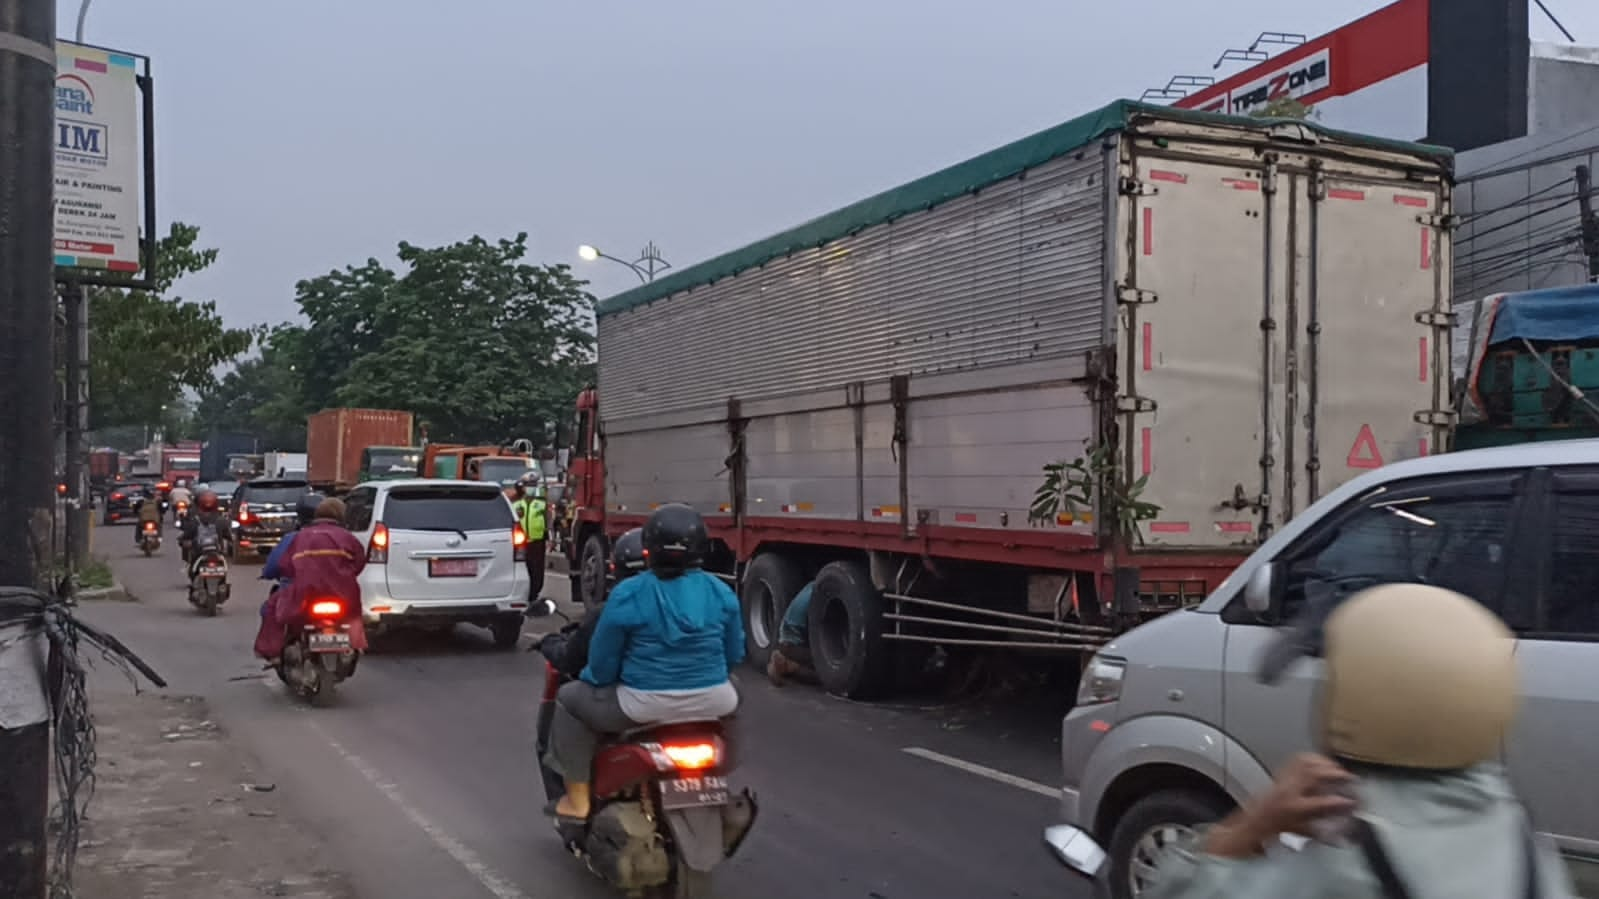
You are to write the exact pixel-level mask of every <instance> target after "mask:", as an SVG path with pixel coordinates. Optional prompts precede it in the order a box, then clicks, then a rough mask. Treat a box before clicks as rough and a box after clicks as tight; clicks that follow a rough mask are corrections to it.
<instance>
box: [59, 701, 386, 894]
mask: <svg viewBox="0 0 1599 899" xmlns="http://www.w3.org/2000/svg"><path fill="white" fill-rule="evenodd" d="M91 708H92V709H93V712H94V719H95V730H96V733H97V736H98V756H99V761H98V764H97V765H96V766H95V770H96V774H97V777H98V784H97V787H96V790H95V794H94V800H93V802H92V804H91V805H90V806H89V814H88V821H87V823H86V824H85V827H84V833H83V840H82V842H81V844H80V849H79V852H78V865H77V870H76V875H75V876H74V878H73V881H74V884H75V886H76V888H77V894H78V899H135V897H151V899H153V897H162V899H245V897H249V899H259V897H262V896H282V897H297V899H354V897H355V895H356V894H355V892H354V890H353V889H352V888H351V887H350V885H349V883H348V882H347V880H346V879H345V878H344V876H343V875H341V874H339V873H337V872H336V871H335V870H333V868H332V865H331V864H330V860H329V859H328V858H327V857H326V856H327V853H326V851H325V850H324V849H323V847H322V845H321V843H320V841H318V840H317V839H316V837H315V835H314V834H312V833H310V832H309V830H308V829H307V828H306V827H304V826H301V825H299V824H297V823H296V822H295V821H294V819H293V817H292V814H291V813H290V812H289V811H288V810H287V809H286V808H285V801H284V799H283V796H282V794H281V793H279V792H278V791H277V790H276V789H275V788H274V787H273V785H272V784H270V783H263V782H261V781H259V780H257V779H256V777H257V776H256V774H255V770H254V769H255V765H254V763H253V760H251V759H250V758H249V757H248V754H247V753H245V752H243V751H242V750H241V749H240V748H239V747H238V746H236V745H235V744H234V743H232V742H231V741H230V740H229V739H228V737H227V735H226V734H225V733H224V732H223V731H222V730H221V728H220V727H219V726H218V725H217V724H216V723H215V722H213V721H212V720H211V719H210V718H209V717H208V716H207V711H206V704H205V701H204V700H203V699H200V698H198V697H175V696H165V695H158V694H149V693H146V694H144V695H138V696H136V695H133V694H132V692H131V690H130V688H129V687H128V686H127V685H126V683H123V684H120V685H118V686H110V685H107V686H105V687H102V688H100V689H97V690H95V691H94V692H93V694H92V696H91Z"/></svg>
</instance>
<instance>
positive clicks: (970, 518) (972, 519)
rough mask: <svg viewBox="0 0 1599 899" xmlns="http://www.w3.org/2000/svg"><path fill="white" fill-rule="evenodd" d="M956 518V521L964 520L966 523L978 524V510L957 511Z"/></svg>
mask: <svg viewBox="0 0 1599 899" xmlns="http://www.w3.org/2000/svg"><path fill="white" fill-rule="evenodd" d="M955 520H956V521H960V522H964V523H966V524H976V523H977V513H976V512H956V513H955Z"/></svg>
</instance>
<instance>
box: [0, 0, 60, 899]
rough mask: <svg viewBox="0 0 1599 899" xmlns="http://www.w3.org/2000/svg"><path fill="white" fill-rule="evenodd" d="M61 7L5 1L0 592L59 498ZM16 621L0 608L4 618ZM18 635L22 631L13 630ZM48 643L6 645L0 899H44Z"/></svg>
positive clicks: (0, 678)
mask: <svg viewBox="0 0 1599 899" xmlns="http://www.w3.org/2000/svg"><path fill="white" fill-rule="evenodd" d="M55 27H56V4H55V0H0V422H4V426H0V547H4V550H3V551H0V587H26V588H32V587H35V586H37V581H38V577H39V568H38V563H39V559H38V558H37V557H36V555H35V554H36V553H37V552H39V551H40V548H41V540H40V539H39V538H40V537H42V536H43V535H36V534H35V533H34V531H35V527H36V525H37V523H38V522H39V521H40V519H41V518H44V517H45V516H44V515H43V512H44V510H46V509H47V508H48V505H49V503H50V502H52V494H53V493H54V490H53V486H52V485H53V484H54V483H55V477H54V475H53V473H52V468H53V467H54V465H53V459H52V456H53V455H54V453H53V452H52V444H53V443H54V440H53V434H52V430H53V428H52V424H53V416H52V408H51V405H52V397H53V396H54V395H55V372H54V366H53V361H52V359H51V355H52V349H51V348H52V347H53V346H54V344H55V341H54V339H53V337H54V326H55V259H54V257H53V255H52V253H51V234H52V231H53V230H54V220H55V212H54V205H53V193H54V188H53V182H54V175H55V142H54V140H53V139H52V138H53V135H54V132H55V74H56V58H55ZM10 614H14V613H13V612H10V611H8V610H7V607H6V606H5V605H3V604H0V616H6V615H10ZM7 633H8V634H15V633H17V632H16V631H15V630H12V629H7ZM38 636H39V635H37V634H36V635H34V637H35V638H34V639H27V640H21V641H17V642H14V643H11V644H9V645H8V646H7V647H5V648H0V895H4V896H5V897H8V899H43V897H44V895H45V877H46V873H47V872H46V859H47V857H48V854H47V852H46V840H45V818H46V813H47V807H48V801H49V771H50V768H49V748H50V739H49V736H50V731H49V727H50V724H49V713H48V705H46V704H44V703H43V702H42V700H43V699H44V696H43V679H42V678H41V677H40V676H39V674H40V671H39V667H38V666H39V665H40V663H41V662H42V659H40V658H39V657H38V652H37V650H38V647H39V640H38V639H37V637H38Z"/></svg>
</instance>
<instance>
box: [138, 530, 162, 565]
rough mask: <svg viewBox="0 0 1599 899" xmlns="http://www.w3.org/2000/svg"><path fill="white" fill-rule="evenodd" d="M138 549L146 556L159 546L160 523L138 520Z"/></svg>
mask: <svg viewBox="0 0 1599 899" xmlns="http://www.w3.org/2000/svg"><path fill="white" fill-rule="evenodd" d="M139 531H140V532H139V549H141V550H143V551H144V555H145V557H146V558H148V557H150V556H151V555H153V554H154V553H155V551H156V550H158V549H160V548H161V524H160V522H156V521H141V522H139Z"/></svg>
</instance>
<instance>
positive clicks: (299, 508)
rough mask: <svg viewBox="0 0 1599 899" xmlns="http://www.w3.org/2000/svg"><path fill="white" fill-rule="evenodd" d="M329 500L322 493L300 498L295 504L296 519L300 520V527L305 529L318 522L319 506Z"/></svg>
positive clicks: (308, 494)
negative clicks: (317, 512)
mask: <svg viewBox="0 0 1599 899" xmlns="http://www.w3.org/2000/svg"><path fill="white" fill-rule="evenodd" d="M325 499H327V497H325V496H323V495H322V494H320V493H307V494H306V495H304V496H302V497H300V499H299V500H298V501H296V502H295V504H294V517H295V518H297V519H299V520H300V527H302V528H303V527H305V526H306V525H308V524H310V523H311V522H313V521H315V520H316V509H317V506H320V505H322V501H323V500H325Z"/></svg>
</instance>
